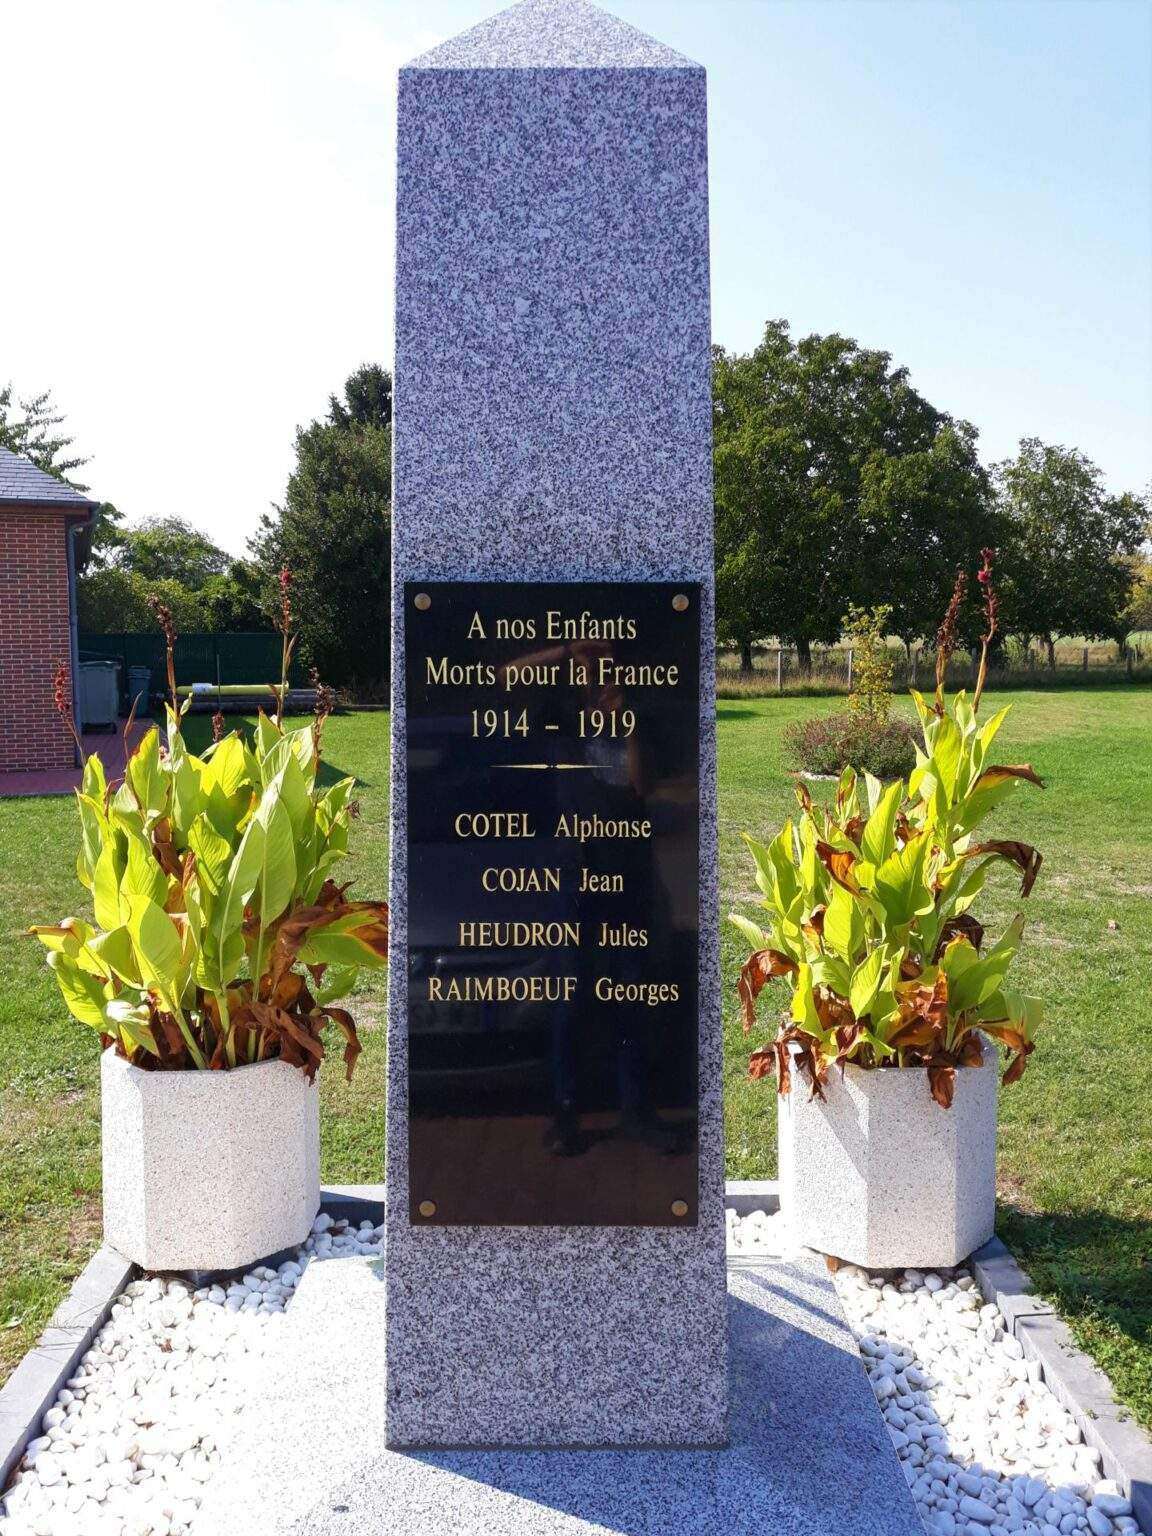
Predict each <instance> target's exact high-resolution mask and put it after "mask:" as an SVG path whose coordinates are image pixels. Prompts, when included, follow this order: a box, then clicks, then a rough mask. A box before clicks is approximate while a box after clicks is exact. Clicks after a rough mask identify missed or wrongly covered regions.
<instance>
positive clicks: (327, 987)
mask: <svg viewBox="0 0 1152 1536" xmlns="http://www.w3.org/2000/svg"><path fill="white" fill-rule="evenodd" d="M358 974H359V967H357V966H355V965H330V966H329V967H328V969H327V970H326V971H325V972H324V975H323V977H322V979H321V980H320V981H319V982H317V983H315V984H314V985H313V987H312V996H313V997H314V998H315V999H316V1001H317V1002H318V1003H320V1004H324V1003H334V1002H336V1000H337V999H338V998H341V997H347V995H348V993H349V992H351V990H352V988H353V987H354V986H355V985H356V978H357V975H358Z"/></svg>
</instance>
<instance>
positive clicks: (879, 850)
mask: <svg viewBox="0 0 1152 1536" xmlns="http://www.w3.org/2000/svg"><path fill="white" fill-rule="evenodd" d="M903 798H904V781H903V780H902V779H897V781H896V783H895V784H891V785H889V787H888V788H887V789H886V790H885V791H884V793H883V795H882V796H881V797H880V801H879V803H878V804H877V806H876V808H875V810H874V811H873V812H872V814H871V816H869V818H868V820H867V822H866V824H865V826H864V833H863V836H862V837H861V839H860V851H861V853H862V854H863V855H864V857H865V858H866V859H868V860H870V862H871V863H873V864H883V862H884V860H885V859H888V858H891V856H892V854H893V853H894V852H895V850H896V833H895V827H896V813H897V812H898V811H899V809H900V803H901V801H902V800H903Z"/></svg>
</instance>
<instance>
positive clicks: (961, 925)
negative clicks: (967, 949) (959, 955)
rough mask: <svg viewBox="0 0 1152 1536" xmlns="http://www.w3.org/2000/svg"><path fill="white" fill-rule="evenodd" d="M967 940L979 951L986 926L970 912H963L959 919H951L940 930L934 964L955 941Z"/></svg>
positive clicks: (933, 954)
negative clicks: (958, 939)
mask: <svg viewBox="0 0 1152 1536" xmlns="http://www.w3.org/2000/svg"><path fill="white" fill-rule="evenodd" d="M956 938H965V939H967V940H968V942H969V944H971V946H972V948H973V949H979V948H980V946H981V944H983V942H984V925H983V923H978V922H977V921H976V919H975V918H974V917H973V916H972V914H971V913H970V912H961V913H960V914H959V915H958V916H957V917H950V918H949V919H948V921H947V922H946V923H945V924H944V926H943V927H942V928H941V930H940V937H939V938H938V939H937V940H936V948H935V950H934V951H933V953H932V963H933V964H935V963H936V962H937V961H938V960H939V959H940V956H941V955H942V954H943V953H944V951H945V950H946V949H947V948H948V946H949V944H951V942H952V940H953V939H956Z"/></svg>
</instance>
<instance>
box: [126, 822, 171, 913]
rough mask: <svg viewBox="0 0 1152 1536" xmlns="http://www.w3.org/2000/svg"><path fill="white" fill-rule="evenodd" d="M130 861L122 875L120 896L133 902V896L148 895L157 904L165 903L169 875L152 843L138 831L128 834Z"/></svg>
mask: <svg viewBox="0 0 1152 1536" xmlns="http://www.w3.org/2000/svg"><path fill="white" fill-rule="evenodd" d="M127 842H128V862H127V865H126V866H125V869H124V873H123V875H122V876H121V877H120V896H121V899H122V900H127V901H129V902H131V899H132V897H133V896H147V897H148V898H149V900H151V901H154V902H155V903H156V904H157V906H161V907H162V906H163V905H164V898H165V896H167V894H168V876H167V875H166V874H165V873H164V871H163V870H162V869H161V868H160V866H159V864H157V862H156V855H155V854H154V853H153V852H152V845H151V843H149V842H146V841H145V839H144V838H143V837H139V836H137V834H136V833H134V832H130V833H128V834H127Z"/></svg>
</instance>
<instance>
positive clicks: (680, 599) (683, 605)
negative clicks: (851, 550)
mask: <svg viewBox="0 0 1152 1536" xmlns="http://www.w3.org/2000/svg"><path fill="white" fill-rule="evenodd" d="M672 606H673V608H675V610H676V612H677V613H685V612H687V609H688V599H687V598H686V597H685V596H684V594H683V592H677V594H676V596H675V597H674V598H673V599H672ZM676 1203H677V1204H679V1203H680V1202H679V1201H677V1202H676Z"/></svg>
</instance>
